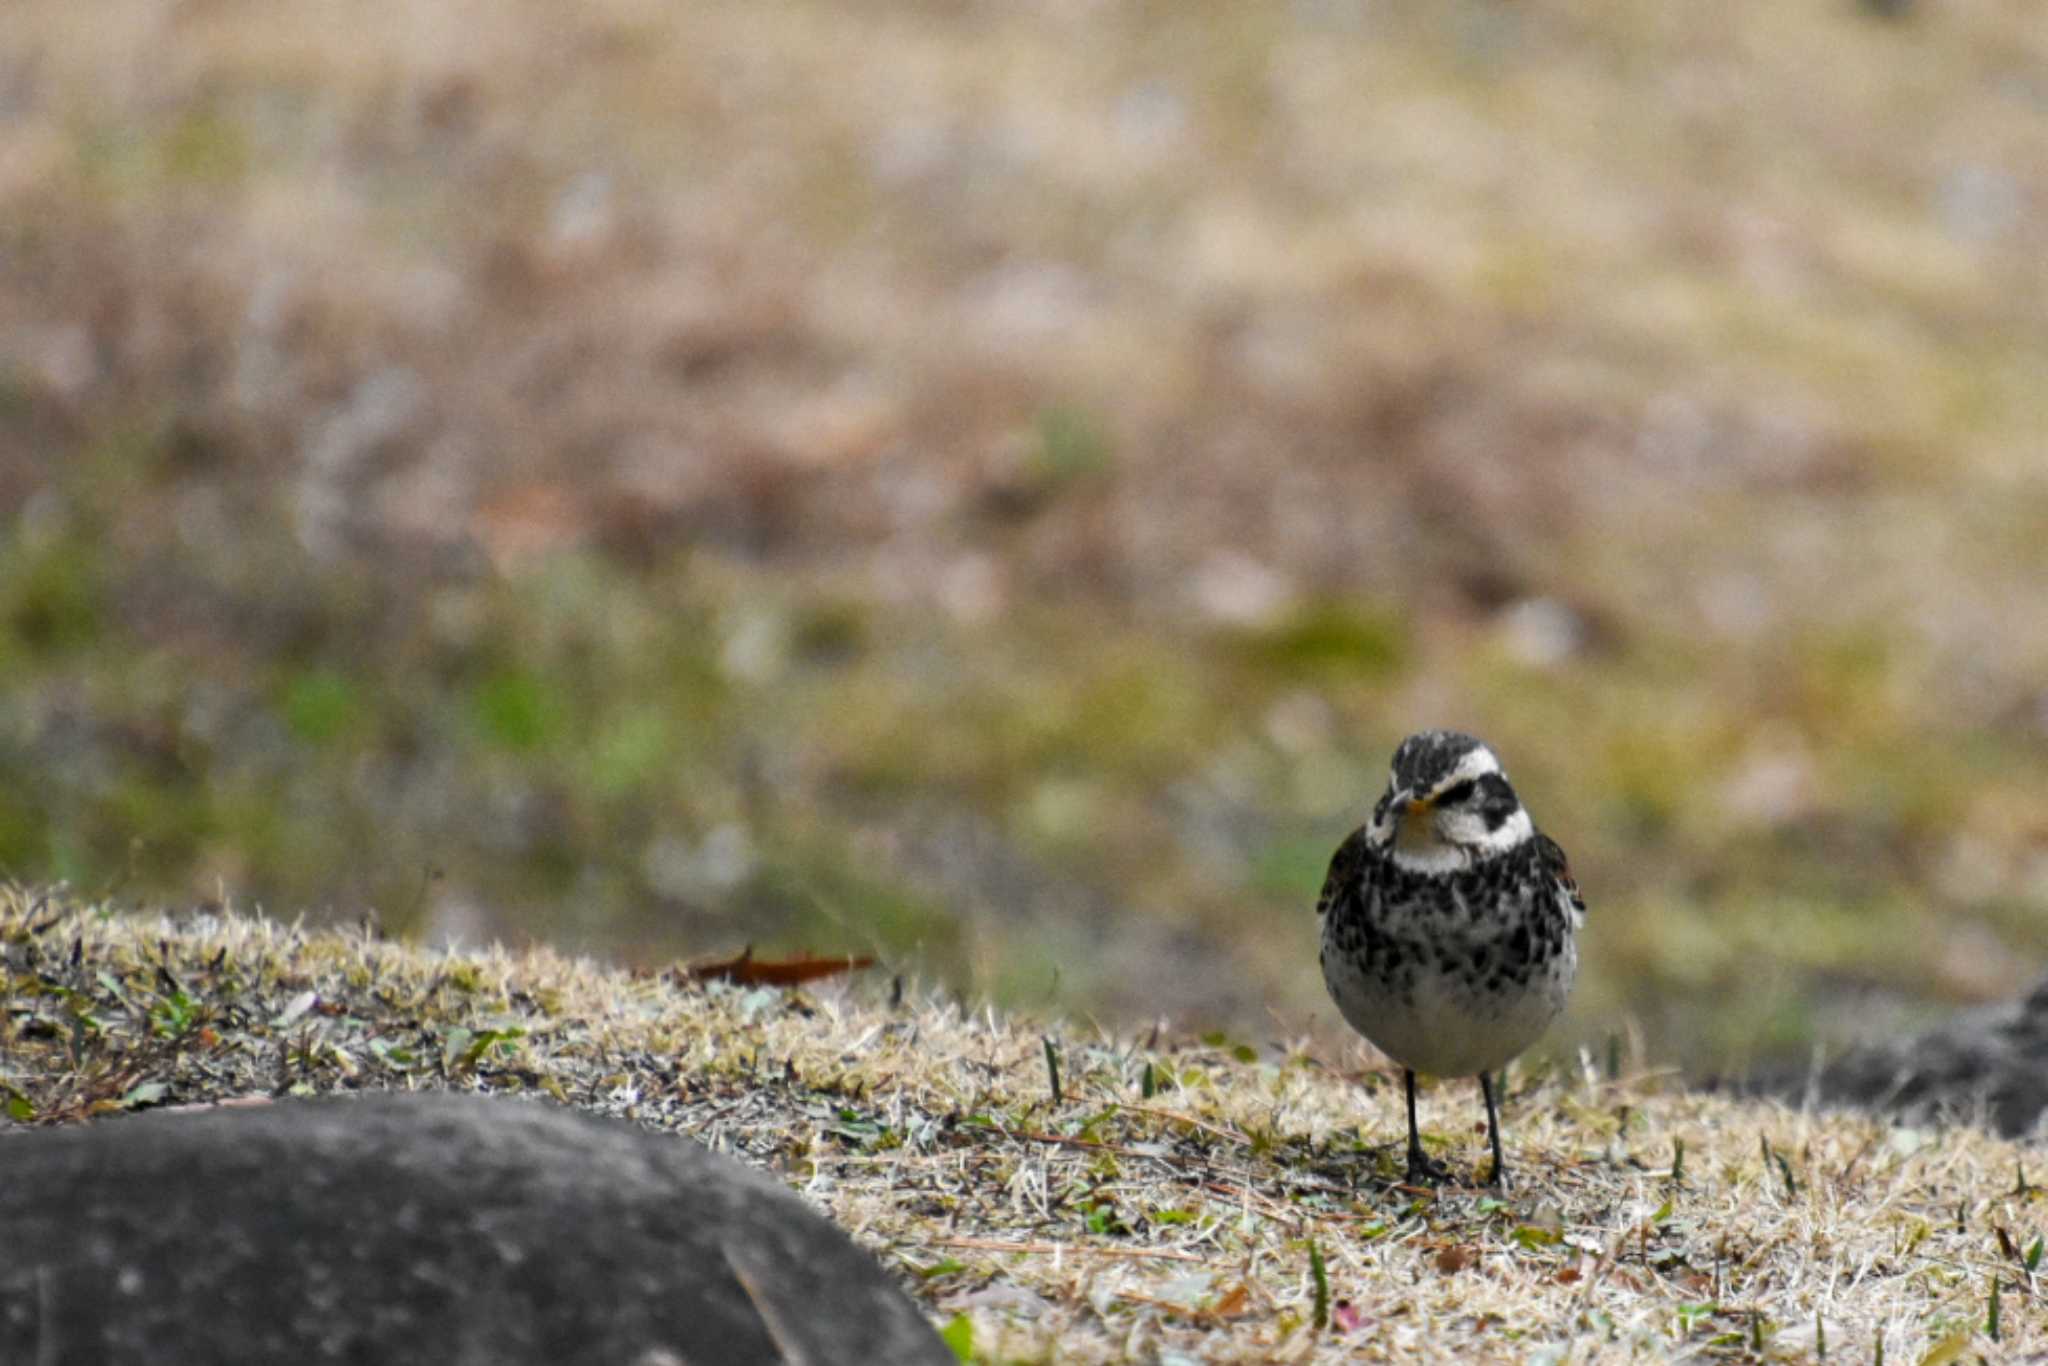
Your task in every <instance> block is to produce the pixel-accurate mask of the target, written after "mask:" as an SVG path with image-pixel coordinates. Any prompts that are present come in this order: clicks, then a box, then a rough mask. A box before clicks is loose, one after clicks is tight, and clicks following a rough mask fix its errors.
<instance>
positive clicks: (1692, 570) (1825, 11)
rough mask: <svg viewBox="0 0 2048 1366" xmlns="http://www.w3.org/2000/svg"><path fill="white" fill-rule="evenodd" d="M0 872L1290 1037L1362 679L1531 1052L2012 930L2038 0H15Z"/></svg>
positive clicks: (2022, 878) (1836, 1006)
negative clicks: (1535, 1016)
mask: <svg viewBox="0 0 2048 1366" xmlns="http://www.w3.org/2000/svg"><path fill="white" fill-rule="evenodd" d="M0 516H4V530H0V690H4V691H0V700H4V706H0V870H4V872H5V873H7V874H8V875H11V876H13V877H16V878H20V879H68V880H69V881H70V882H71V883H72V884H73V885H74V886H75V887H76V888H78V889H79V890H80V891H81V892H82V893H86V894H89V895H94V896H109V897H113V898H115V899H117V900H122V901H133V902H142V903H148V904H169V905H173V906H193V905H204V904H208V903H212V902H216V901H219V900H222V899H226V900H229V901H232V902H233V903H234V904H236V905H239V906H242V907H245V908H246V907H249V906H252V905H260V906H262V907H264V908H266V909H268V910H270V911H272V912H274V913H279V914H283V915H286V916H292V915H297V914H299V913H301V912H302V911H303V912H304V913H306V914H307V915H308V916H309V917H311V918H315V919H318V918H322V917H324V918H328V919H332V920H354V919H356V918H358V917H360V916H362V915H363V914H364V912H365V911H366V910H368V909H371V908H374V910H375V912H376V913H377V914H378V915H379V916H380V917H381V920H382V923H383V925H384V926H385V928H386V929H388V930H390V931H392V932H394V933H400V934H404V935H408V936H414V937H418V938H420V939H423V940H425V941H428V942H443V941H447V940H451V939H454V940H460V941H463V942H468V943H475V942H478V941H480V940H486V939H490V938H495V937H502V938H505V939H507V940H508V941H511V942H515V943H516V942H526V941H533V940H545V941H548V942H552V943H555V944H558V945H560V946H562V947H564V948H567V949H569V950H571V951H576V952H590V953H596V954H601V955H604V956H607V957H610V958H613V959H617V960H622V961H627V962H634V963H643V964H650V963H660V962H664V961H667V960H668V959H671V958H674V957H676V956H683V955H696V954H704V953H711V952H724V951H733V950H736V949H738V948H739V947H740V946H742V945H744V944H748V943H752V944H753V945H755V946H756V951H757V952H760V953H764V954H765V953H773V952H779V951H793V950H810V951H817V952H849V951H850V952H875V953H879V954H881V955H884V956H885V957H886V959H888V960H889V962H890V963H891V964H893V965H894V966H896V967H898V968H900V969H902V970H906V971H910V972H914V973H917V974H919V975H921V976H922V977H923V978H924V979H926V980H928V981H937V982H941V983H945V984H948V985H949V986H951V987H954V988H957V989H958V990H960V991H962V992H963V993H966V994H968V995H970V996H974V997H980V996H989V997H993V998H994V999H996V1000H998V1001H1001V1002H1005V1003H1010V1004H1015V1005H1021V1006H1026V1007H1030V1008H1032V1009H1034V1010H1054V1011H1062V1012H1071V1013H1076V1014H1086V1015H1092V1016H1094V1017H1095V1018H1097V1019H1100V1020H1102V1021H1104V1022H1105V1023H1113V1024H1117V1025H1141V1024H1144V1023H1146V1022H1149V1021H1150V1020H1152V1019H1154V1018H1158V1017H1162V1016H1163V1017H1165V1018H1166V1019H1167V1020H1169V1021H1170V1022H1171V1023H1172V1025H1173V1026H1174V1027H1176V1028H1186V1029H1195V1030H1201V1029H1210V1028H1228V1029H1234V1030H1241V1031H1249V1032H1250V1033H1251V1034H1253V1035H1254V1036H1256V1037H1282V1036H1286V1035H1291V1034H1295V1033H1299V1032H1312V1033H1321V1032H1323V1031H1326V1030H1327V1031H1331V1033H1332V1037H1336V1036H1338V1034H1339V1032H1340V1031H1341V1029H1342V1026H1341V1025H1340V1024H1339V1023H1338V1022H1337V1019H1336V1016H1335V1013H1334V1011H1333V1010H1332V1009H1331V1008H1330V1007H1329V1005H1328V1003H1327V1001H1326V1000H1325V998H1324V994H1323V988H1322V986H1321V982H1320V978H1319V976H1318V974H1317V970H1316V966H1315V935H1316V925H1315V919H1314V916H1313V915H1312V913H1311V907H1312V904H1313V900H1314V896H1315V893H1316V890H1317V888H1318V886H1319V885H1320V882H1321V878H1322V874H1323V871H1324V868H1325V866H1326V862H1327V859H1328V857H1329V855H1330V852H1331V851H1332V850H1333V849H1334V848H1335V846H1336V845H1337V843H1338V841H1339V840H1340V839H1341V838H1342V837H1343V836H1344V834H1345V833H1346V832H1347V831H1349V830H1350V829H1351V828H1352V827H1353V826H1354V825H1355V824H1357V823H1358V822H1359V821H1360V820H1361V819H1362V818H1363V816H1364V814H1365V812H1366V811H1367V809H1368V807H1369V806H1370V804H1371V802H1372V800H1373V799H1374V798H1375V797H1376V796H1377V794H1378V791H1379V789H1380V787H1381V785H1382V783H1383V782H1384V780H1385V771H1386V770H1385V765H1386V761H1387V757H1388V755H1389V753H1390V751H1391V749H1392V747H1393V745H1394V743H1395V742H1396V741H1397V740H1399V739H1400V737H1401V736H1402V735H1403V734H1405V733H1406V732H1408V731H1410V730H1414V729H1418V728H1421V727H1423V726H1427V725H1450V726H1456V727H1460V728H1464V729H1469V730H1472V731H1475V732H1477V733H1478V734H1480V735H1482V736H1484V737H1486V738H1487V739H1488V740H1490V741H1491V742H1492V743H1493V744H1494V745H1495V747H1496V748H1497V749H1498V750H1499V751H1500V752H1501V754H1502V755H1503V756H1504V757H1505V758H1506V761H1507V763H1508V767H1509V770H1510V772H1511V773H1512V774H1513V776H1514V777H1515V779H1516V781H1517V783H1518V785H1519V787H1520V788H1521V789H1522V791H1523V793H1524V795H1525V796H1526V797H1527V798H1528V800H1529V802H1530V804H1531V806H1532V807H1533V809H1534V810H1535V813H1536V815H1537V819H1538V821H1539V822H1540V823H1541V824H1542V825H1543V826H1544V827H1545V828H1546V829H1547V830H1549V831H1550V832H1551V833H1553V834H1554V835H1555V836H1556V837H1557V838H1558V839H1559V840H1560V841H1561V842H1562V843H1563V844H1564V845H1565V847H1566V848H1567V849H1568V850H1570V851H1571V854H1572V858H1573V862H1574V865H1575V867H1576V870H1577V872H1578V874H1579V879H1580V882H1581V883H1582V885H1583V886H1584V888H1585V890H1586V895H1587V899H1588V901H1589V902H1590V903H1591V906H1592V920H1591V928H1590V932H1589V934H1588V937H1587V942H1586V950H1587V954H1588V971H1587V975H1586V977H1585V978H1584V979H1583V982H1582V985H1581V988H1580V990H1579V992H1578V995H1577V998H1576V1001H1575V1003H1574V1006H1573V1009H1572V1012H1571V1014H1570V1016H1569V1017H1568V1018H1567V1020H1566V1021H1565V1023H1564V1024H1563V1025H1561V1026H1560V1027H1559V1029H1558V1030H1557V1031H1555V1032H1554V1033H1553V1035H1552V1042H1553V1046H1554V1047H1563V1046H1569V1045H1570V1044H1572V1043H1574V1042H1577V1041H1580V1040H1596V1039H1599V1038H1602V1037H1604V1036H1605V1035H1607V1034H1608V1033H1609V1032H1610V1031H1614V1030H1616V1029H1620V1028H1625V1027H1634V1028H1637V1029H1640V1030H1641V1032H1642V1034H1643V1035H1644V1036H1645V1037H1646V1039H1647V1041H1648V1046H1649V1049H1650V1053H1651V1056H1652V1057H1654V1058H1657V1059H1661V1060H1668V1061H1673V1062H1678V1063H1682V1064H1684V1065H1687V1066H1691V1067H1695V1068H1706V1069H1712V1068H1720V1067H1728V1066H1740V1065H1743V1064H1744V1063H1748V1062H1755V1061H1760V1060H1766V1059H1772V1058H1783V1057H1799V1056H1803V1055H1804V1052H1805V1050H1806V1049H1807V1048H1809V1047H1810V1046H1811V1045H1812V1044H1813V1043H1814V1042H1815V1041H1829V1040H1840V1039H1845V1038H1849V1037H1853V1036H1857V1035H1865V1034H1869V1033H1872V1032H1882V1031H1886V1030H1891V1029H1896V1028H1900V1027H1904V1026H1905V1025H1908V1024H1910V1023H1912V1022H1913V1021H1916V1020H1919V1019H1922V1018H1926V1017H1928V1016H1929V1015H1931V1014H1934V1013H1937V1012H1939V1011H1940V1010H1941V1009H1942V1008H1944V1007H1945V1006H1947V1005H1951V1004H1953V1003H1956V1002H1962V1001H1971V1000H1979V999H1985V998H1989V997H1994V996H1998V995H2001V994H2004V993H2007V992H2010V991H2012V990H2015V989H2017V988H2019V987H2020V986H2022V985H2023V984H2024V983H2025V982H2026V981H2028V980H2029V979H2030V977H2031V976H2032V975H2033V974H2034V973H2035V972H2036V971H2037V970H2038V969H2040V968H2041V966H2042V965H2043V963H2044V962H2048V784H2044V781H2043V777H2044V773H2048V26H2044V25H2043V24H2042V23H2041V22H2040V13H2039V9H2038V6H2037V5H2035V4H2033V3H2031V0H1939V2H1938V3H1937V2H1936V0H1929V2H1928V3H1926V4H1924V5H1919V6H1908V5H1905V4H1903V3H1884V4H1876V3H1872V4H1868V5H1859V4H1857V3H1854V2H1853V0H1814V2H1813V3H1794V4H1785V3H1781V2H1780V0H1732V3H1729V4H1725V5H1716V6H1673V5H1668V4H1663V3H1658V2H1657V0H1545V2H1533V0H1518V2H1517V3H1508V2H1507V0H1426V2H1424V0H1414V2H1412V3H1411V2H1410V0H1295V3H1292V4H1272V5H1246V4H1241V3H1230V2H1226V0H1175V3H1171V4H1162V3H1139V2H1137V0H1131V2H1130V3H1112V2H1111V0H1036V2H1035V3H1015V2H1014V0H1003V2H1002V3H995V2H994V0H867V2H865V3H860V4H851V3H841V4H835V3H828V2H827V0H587V2H586V3H579V4H575V5H566V4H563V3H561V0H430V2H429V3H421V0H403V2H402V3H401V0H351V3H349V4H346V5H341V4H318V5H316V4H278V3H276V2H275V0H94V3H92V4H90V5H81V4H78V3H76V2H75V0H8V3H7V5H6V17H5V22H4V25H0Z"/></svg>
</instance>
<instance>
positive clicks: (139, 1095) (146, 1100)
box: [121, 1081, 171, 1110]
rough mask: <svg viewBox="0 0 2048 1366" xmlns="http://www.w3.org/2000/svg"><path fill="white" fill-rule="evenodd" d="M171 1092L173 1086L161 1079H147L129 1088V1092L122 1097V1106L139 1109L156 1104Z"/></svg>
mask: <svg viewBox="0 0 2048 1366" xmlns="http://www.w3.org/2000/svg"><path fill="white" fill-rule="evenodd" d="M170 1092H171V1088H170V1087H168V1086H166V1085H165V1084H164V1083H162V1082H160V1081H145V1082H142V1083H141V1084H139V1085H136V1086H131V1087H129V1088H128V1093H127V1094H126V1095H124V1096H122V1097H121V1106H122V1108H123V1109H128V1110H139V1109H141V1108H142V1107H143V1106H145V1105H154V1104H156V1103H157V1102H158V1101H160V1100H162V1099H163V1098H164V1097H165V1096H167V1095H169V1094H170Z"/></svg>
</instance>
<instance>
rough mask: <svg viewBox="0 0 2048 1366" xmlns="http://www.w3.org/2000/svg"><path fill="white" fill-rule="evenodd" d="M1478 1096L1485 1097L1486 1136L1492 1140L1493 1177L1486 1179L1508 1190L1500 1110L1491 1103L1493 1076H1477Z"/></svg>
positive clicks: (1483, 1074) (1486, 1074)
mask: <svg viewBox="0 0 2048 1366" xmlns="http://www.w3.org/2000/svg"><path fill="white" fill-rule="evenodd" d="M1479 1094H1481V1095H1483V1096H1485V1097H1486V1136H1487V1137H1488V1138H1490V1139H1492V1140H1493V1175H1492V1176H1490V1177H1488V1178H1487V1183H1488V1184H1489V1185H1494V1186H1499V1187H1500V1188H1501V1189H1502V1190H1506V1189H1507V1188H1508V1164H1507V1162H1506V1160H1505V1159H1503V1158H1502V1157H1501V1155H1500V1108H1499V1107H1498V1106H1496V1105H1495V1104H1494V1103H1493V1075H1492V1074H1491V1073H1489V1072H1481V1073H1480V1074H1479Z"/></svg>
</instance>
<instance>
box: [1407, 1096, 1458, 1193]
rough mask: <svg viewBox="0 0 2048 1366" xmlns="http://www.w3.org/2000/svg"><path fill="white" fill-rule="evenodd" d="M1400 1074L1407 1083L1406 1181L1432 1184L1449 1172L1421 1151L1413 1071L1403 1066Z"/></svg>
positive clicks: (1412, 1183)
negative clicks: (1416, 1124) (1416, 1120)
mask: <svg viewBox="0 0 2048 1366" xmlns="http://www.w3.org/2000/svg"><path fill="white" fill-rule="evenodd" d="M1401 1076H1402V1077H1403V1078H1404V1079H1405V1080H1406V1081H1407V1083H1408V1182H1409V1184H1410V1185H1417V1186H1433V1185H1435V1184H1436V1183H1437V1182H1439V1181H1442V1180H1443V1179H1444V1178H1445V1177H1447V1176H1449V1175H1450V1172H1449V1171H1447V1170H1445V1168H1444V1165H1443V1164H1442V1163H1441V1162H1432V1161H1431V1160H1430V1159H1429V1157H1428V1156H1427V1155H1426V1154H1425V1153H1424V1152H1423V1151H1422V1131H1421V1130H1420V1129H1418V1128H1417V1127H1416V1126H1415V1071H1414V1069H1413V1068H1408V1067H1404V1068H1402V1069H1401Z"/></svg>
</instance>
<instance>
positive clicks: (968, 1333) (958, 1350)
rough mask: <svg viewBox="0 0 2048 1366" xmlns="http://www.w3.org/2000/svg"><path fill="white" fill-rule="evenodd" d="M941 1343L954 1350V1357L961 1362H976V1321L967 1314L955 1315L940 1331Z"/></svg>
mask: <svg viewBox="0 0 2048 1366" xmlns="http://www.w3.org/2000/svg"><path fill="white" fill-rule="evenodd" d="M939 1341H941V1342H943V1343H945V1344H946V1345H947V1346H948V1347H950V1348H952V1349H953V1355H954V1356H956V1357H958V1358H959V1359H960V1360H962V1361H972V1360H974V1320H973V1319H970V1318H968V1317H967V1316H966V1315H965V1314H955V1315H954V1316H953V1317H952V1320H951V1321H950V1322H948V1323H947V1324H946V1326H945V1327H944V1328H941V1329H940V1330H939Z"/></svg>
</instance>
